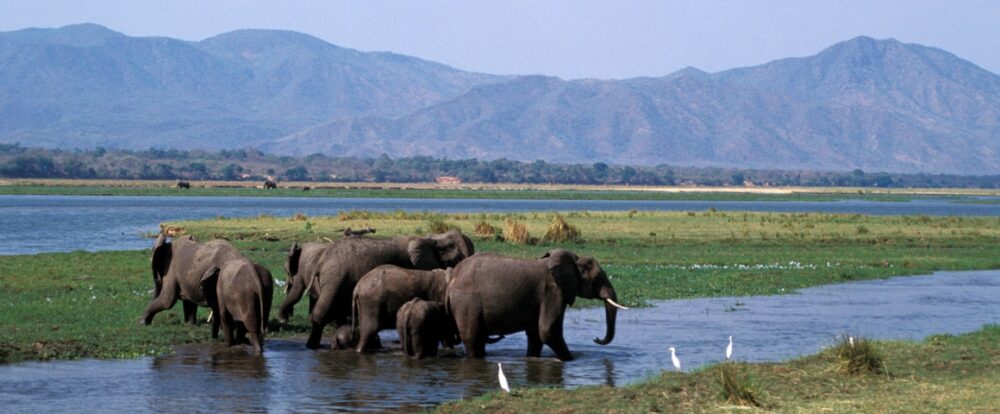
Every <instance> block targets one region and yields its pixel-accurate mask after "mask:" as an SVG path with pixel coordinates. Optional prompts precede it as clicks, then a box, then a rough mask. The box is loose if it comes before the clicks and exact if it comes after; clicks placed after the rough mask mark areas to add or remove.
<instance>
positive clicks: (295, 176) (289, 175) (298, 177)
mask: <svg viewBox="0 0 1000 414" xmlns="http://www.w3.org/2000/svg"><path fill="white" fill-rule="evenodd" d="M285 180H286V181H309V170H307V169H306V167H303V166H301V165H300V166H297V167H292V168H289V169H287V170H285Z"/></svg>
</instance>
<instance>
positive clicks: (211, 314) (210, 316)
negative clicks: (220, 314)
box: [205, 311, 215, 322]
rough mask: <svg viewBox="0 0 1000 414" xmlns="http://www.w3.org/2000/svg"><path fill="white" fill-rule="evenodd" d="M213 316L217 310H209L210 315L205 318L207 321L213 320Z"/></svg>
mask: <svg viewBox="0 0 1000 414" xmlns="http://www.w3.org/2000/svg"><path fill="white" fill-rule="evenodd" d="M212 316H215V311H208V317H207V318H205V322H212Z"/></svg>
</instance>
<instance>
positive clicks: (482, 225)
mask: <svg viewBox="0 0 1000 414" xmlns="http://www.w3.org/2000/svg"><path fill="white" fill-rule="evenodd" d="M475 233H476V236H477V237H479V238H480V239H484V240H486V239H492V238H495V237H496V234H497V229H496V227H493V226H491V225H490V223H487V222H486V220H481V221H480V222H479V223H476V231H475Z"/></svg>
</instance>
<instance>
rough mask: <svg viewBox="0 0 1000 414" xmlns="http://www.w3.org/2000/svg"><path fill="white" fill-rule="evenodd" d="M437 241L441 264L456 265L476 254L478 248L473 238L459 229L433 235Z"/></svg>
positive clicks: (445, 265)
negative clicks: (474, 244) (473, 242)
mask: <svg viewBox="0 0 1000 414" xmlns="http://www.w3.org/2000/svg"><path fill="white" fill-rule="evenodd" d="M431 238H432V239H434V241H435V242H436V243H437V245H436V246H435V248H436V249H437V253H438V258H439V261H440V266H442V267H454V266H456V265H458V263H459V262H461V261H462V260H465V258H467V257H470V256H472V255H474V254H476V249H475V247H474V246H473V244H472V239H470V238H468V237H467V236H466V235H464V234H462V232H461V231H458V230H449V231H447V232H445V233H441V234H435V235H433V236H431Z"/></svg>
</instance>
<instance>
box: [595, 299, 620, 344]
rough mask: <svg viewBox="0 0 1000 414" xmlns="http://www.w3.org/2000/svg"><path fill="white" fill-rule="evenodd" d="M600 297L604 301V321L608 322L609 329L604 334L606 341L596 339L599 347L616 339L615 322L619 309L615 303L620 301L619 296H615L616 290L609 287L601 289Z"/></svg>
mask: <svg viewBox="0 0 1000 414" xmlns="http://www.w3.org/2000/svg"><path fill="white" fill-rule="evenodd" d="M598 297H599V298H601V300H603V301H604V319H605V320H606V321H607V324H608V327H607V331H606V332H605V334H604V339H601V338H594V342H595V343H597V344H598V345H607V344H610V343H611V341H613V340H614V339H615V321H616V320H617V319H618V307H616V306H615V305H614V304H613V303H615V301H617V300H618V296H617V295H616V294H615V288H613V287H611V286H610V285H609V286H606V287H603V288H601V293H600V295H599V296H598Z"/></svg>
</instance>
